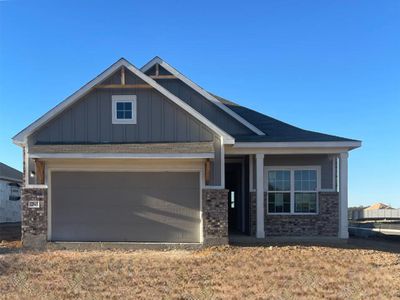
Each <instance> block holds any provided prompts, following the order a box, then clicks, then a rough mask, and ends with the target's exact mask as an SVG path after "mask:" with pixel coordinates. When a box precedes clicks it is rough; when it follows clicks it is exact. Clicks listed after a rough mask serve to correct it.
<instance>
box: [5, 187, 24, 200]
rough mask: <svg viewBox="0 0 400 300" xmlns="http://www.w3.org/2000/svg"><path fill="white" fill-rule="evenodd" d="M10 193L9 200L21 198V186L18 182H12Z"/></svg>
mask: <svg viewBox="0 0 400 300" xmlns="http://www.w3.org/2000/svg"><path fill="white" fill-rule="evenodd" d="M9 186H10V195H9V198H8V200H10V201H18V200H20V199H21V194H20V188H19V185H18V183H10V184H9Z"/></svg>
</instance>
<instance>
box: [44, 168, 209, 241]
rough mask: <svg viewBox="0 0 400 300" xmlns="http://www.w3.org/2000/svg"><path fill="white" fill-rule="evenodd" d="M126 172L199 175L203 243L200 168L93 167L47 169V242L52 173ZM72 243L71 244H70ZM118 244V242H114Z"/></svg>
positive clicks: (201, 172) (201, 225) (49, 234)
mask: <svg viewBox="0 0 400 300" xmlns="http://www.w3.org/2000/svg"><path fill="white" fill-rule="evenodd" d="M53 171H54V172H121V173H123V172H126V173H138V172H146V173H168V172H175V173H177V172H179V173H186V172H190V173H199V191H200V193H199V207H200V211H199V214H200V215H199V217H200V229H199V231H200V232H199V234H200V241H199V243H200V244H202V243H203V205H202V189H203V187H204V184H203V170H202V169H200V168H185V169H179V168H178V169H173V168H172V167H171V169H170V168H163V169H153V168H152V169H146V168H144V169H143V168H141V169H134V170H131V169H130V170H127V169H120V168H98V167H93V168H88V167H85V168H76V167H73V168H68V167H51V168H47V176H46V178H47V179H48V182H47V185H48V202H47V203H48V204H47V239H48V240H49V241H52V209H51V195H52V192H51V176H52V172H53ZM71 243H73V242H71ZM115 243H118V242H115ZM127 243H135V242H127ZM137 243H140V244H176V243H171V242H137ZM199 243H179V244H199Z"/></svg>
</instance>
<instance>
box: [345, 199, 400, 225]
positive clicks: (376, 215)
mask: <svg viewBox="0 0 400 300" xmlns="http://www.w3.org/2000/svg"><path fill="white" fill-rule="evenodd" d="M349 219H350V220H354V221H357V220H379V219H388V220H400V209H394V208H393V207H391V206H390V205H387V204H384V203H374V204H372V205H370V206H368V207H362V206H361V207H350V208H349Z"/></svg>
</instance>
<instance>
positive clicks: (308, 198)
mask: <svg viewBox="0 0 400 300" xmlns="http://www.w3.org/2000/svg"><path fill="white" fill-rule="evenodd" d="M294 211H295V212H296V213H316V212H317V193H295V194H294Z"/></svg>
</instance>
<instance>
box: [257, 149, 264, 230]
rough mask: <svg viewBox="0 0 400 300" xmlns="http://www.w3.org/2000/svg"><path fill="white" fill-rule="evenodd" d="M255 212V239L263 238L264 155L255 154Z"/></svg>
mask: <svg viewBox="0 0 400 300" xmlns="http://www.w3.org/2000/svg"><path fill="white" fill-rule="evenodd" d="M256 188H257V192H256V203H257V205H256V211H257V231H256V237H257V238H265V231H264V154H261V153H257V154H256Z"/></svg>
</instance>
